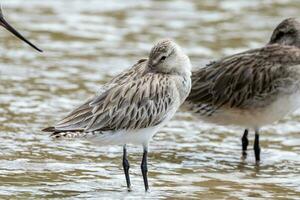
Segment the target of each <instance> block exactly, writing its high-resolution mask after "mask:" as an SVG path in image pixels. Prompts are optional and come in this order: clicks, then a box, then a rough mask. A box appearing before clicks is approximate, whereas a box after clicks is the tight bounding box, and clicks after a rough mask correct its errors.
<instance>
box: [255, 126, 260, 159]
mask: <svg viewBox="0 0 300 200" xmlns="http://www.w3.org/2000/svg"><path fill="white" fill-rule="evenodd" d="M254 154H255V160H256V162H259V161H260V147H259V132H258V130H255V140H254Z"/></svg>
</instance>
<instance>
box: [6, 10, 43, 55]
mask: <svg viewBox="0 0 300 200" xmlns="http://www.w3.org/2000/svg"><path fill="white" fill-rule="evenodd" d="M0 25H1V26H3V27H4V28H6V29H7V30H8V31H9V32H11V33H12V34H14V35H15V36H16V37H18V38H19V39H20V40H22V41H24V42H26V43H27V44H29V45H30V46H31V47H32V48H34V49H35V50H37V51H39V52H43V51H42V50H41V49H39V48H38V47H36V46H35V45H34V44H32V43H31V42H29V41H28V40H27V39H26V38H25V37H23V36H22V35H21V34H20V33H19V32H18V31H17V30H16V29H14V28H13V27H12V26H11V25H9V23H7V22H6V20H5V19H4V17H3V15H2V13H1V11H0Z"/></svg>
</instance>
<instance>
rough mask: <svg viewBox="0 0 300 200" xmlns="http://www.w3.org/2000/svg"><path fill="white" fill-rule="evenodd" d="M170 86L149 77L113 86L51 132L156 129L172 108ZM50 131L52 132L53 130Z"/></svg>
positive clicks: (164, 78)
mask: <svg viewBox="0 0 300 200" xmlns="http://www.w3.org/2000/svg"><path fill="white" fill-rule="evenodd" d="M172 84H175V83H174V82H173V81H172V80H171V79H169V78H168V77H167V76H165V75H160V74H150V73H149V74H145V75H143V76H142V77H141V78H139V79H137V80H131V81H129V82H127V83H124V84H121V85H116V86H114V87H112V88H110V89H109V90H107V91H105V92H104V93H103V94H102V95H100V96H97V97H96V98H94V99H91V100H89V101H87V102H86V103H85V104H84V105H82V106H81V107H79V108H77V109H76V110H74V111H73V112H72V113H73V115H72V113H71V114H70V115H69V116H68V117H67V118H65V119H64V120H62V121H61V122H60V123H59V124H57V125H56V126H55V127H54V132H64V131H86V132H91V131H96V130H100V131H107V130H122V129H138V128H146V127H149V126H155V125H157V124H159V123H160V122H162V121H163V120H164V119H165V118H166V117H167V115H168V112H169V110H170V109H172V107H173V104H174V99H175V98H174V95H176V92H174V90H172V89H170V87H171V86H170V85H172ZM172 88H175V85H173V87H172ZM79 116H80V117H79ZM80 118H81V120H79V119H80ZM49 130H51V131H53V128H52V129H49Z"/></svg>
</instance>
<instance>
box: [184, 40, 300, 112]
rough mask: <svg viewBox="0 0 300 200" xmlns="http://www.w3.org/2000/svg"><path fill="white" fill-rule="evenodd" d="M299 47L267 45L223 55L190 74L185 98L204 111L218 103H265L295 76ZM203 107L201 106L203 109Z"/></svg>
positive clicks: (244, 106) (230, 105)
mask: <svg viewBox="0 0 300 200" xmlns="http://www.w3.org/2000/svg"><path fill="white" fill-rule="evenodd" d="M299 64H300V49H298V48H296V47H292V46H280V45H268V46H265V47H263V48H259V49H254V50H250V51H246V52H243V53H239V54H235V55H232V56H228V57H225V58H223V59H221V60H219V61H216V62H213V63H211V64H209V65H208V66H206V67H204V68H200V69H199V70H197V71H195V72H194V73H193V75H192V90H191V93H190V95H189V97H188V98H187V101H188V102H190V103H191V104H192V105H193V109H195V110H197V112H200V113H201V112H202V114H203V115H207V114H208V113H210V114H211V113H212V112H215V111H216V110H218V109H219V108H220V107H227V108H237V109H247V108H251V107H253V106H254V107H260V106H261V107H264V106H266V105H268V104H270V103H271V102H272V100H274V99H275V98H276V95H278V94H279V93H280V92H283V90H282V88H288V87H289V86H292V85H293V80H295V81H298V80H297V76H296V74H297V73H298V72H297V70H295V69H294V68H293V66H297V65H299ZM202 109H203V110H202Z"/></svg>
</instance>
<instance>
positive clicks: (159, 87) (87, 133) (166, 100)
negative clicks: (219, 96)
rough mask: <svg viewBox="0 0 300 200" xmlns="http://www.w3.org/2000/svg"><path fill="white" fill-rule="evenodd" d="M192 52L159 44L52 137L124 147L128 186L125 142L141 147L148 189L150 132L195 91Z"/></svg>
mask: <svg viewBox="0 0 300 200" xmlns="http://www.w3.org/2000/svg"><path fill="white" fill-rule="evenodd" d="M190 76H191V64H190V60H189V58H188V56H187V55H186V54H185V53H184V52H183V51H182V50H181V48H180V47H179V46H178V45H177V44H176V43H174V42H172V41H171V40H162V41H160V42H158V43H157V44H156V45H155V46H154V47H153V48H152V50H151V52H150V55H149V58H148V59H142V60H140V61H139V62H138V63H137V64H135V65H134V66H133V67H132V68H131V69H129V70H127V71H125V72H123V73H121V74H119V75H118V76H117V77H115V78H114V79H112V80H111V81H110V82H108V83H107V84H106V85H104V86H103V88H101V91H102V92H101V94H99V95H97V96H95V97H93V98H91V99H89V100H88V101H87V102H85V103H84V104H83V105H81V106H79V107H78V108H76V109H75V110H73V111H72V112H71V113H70V114H69V115H68V116H66V117H65V118H64V119H63V120H61V121H60V122H59V123H58V124H57V125H55V126H54V127H49V128H46V129H44V130H43V131H46V132H52V134H51V136H52V137H53V138H86V139H88V140H91V141H93V142H95V143H97V144H99V145H118V144H122V145H123V168H124V173H125V178H126V183H127V188H128V190H130V185H131V184H130V179H129V162H128V160H127V151H126V144H128V143H133V144H141V145H143V151H144V152H143V159H142V163H141V171H142V175H143V179H144V185H145V190H146V191H147V190H148V188H149V187H148V180H147V171H148V170H147V154H148V143H149V140H150V139H151V138H152V136H153V135H154V134H155V133H156V132H157V131H158V130H159V129H160V128H161V127H162V126H163V125H164V124H166V122H167V121H168V120H170V119H171V118H172V117H173V115H174V114H175V112H176V110H177V109H178V108H179V106H180V105H181V104H182V103H183V102H184V100H185V98H186V97H187V96H188V94H189V92H190V89H191V78H190Z"/></svg>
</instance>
